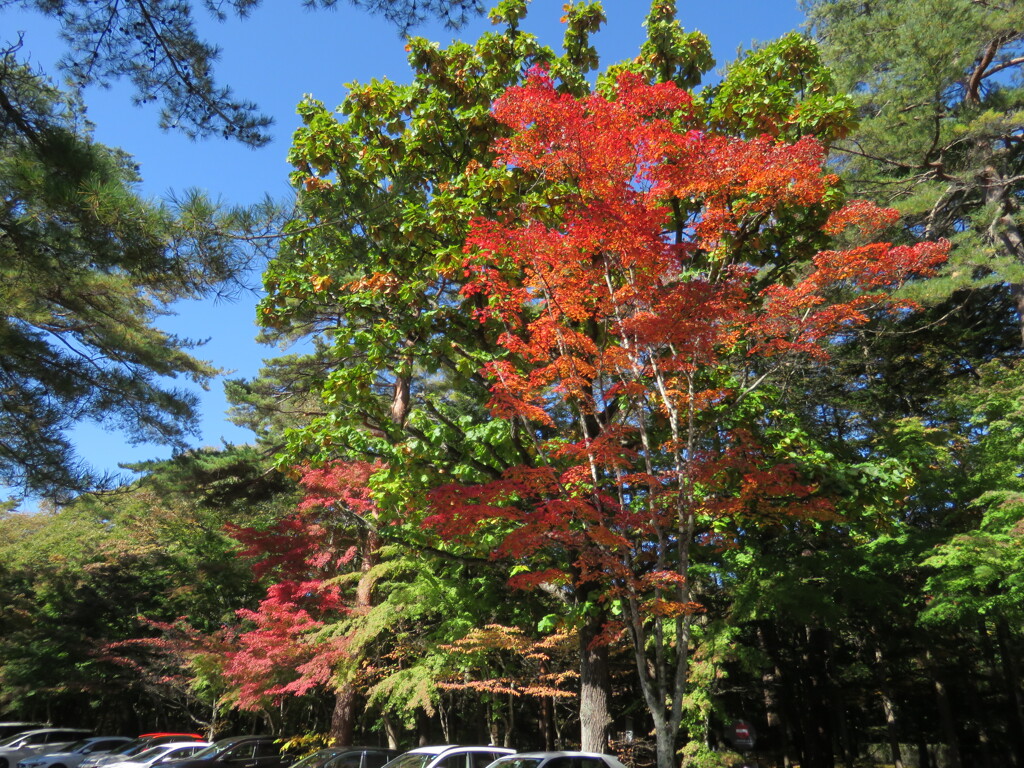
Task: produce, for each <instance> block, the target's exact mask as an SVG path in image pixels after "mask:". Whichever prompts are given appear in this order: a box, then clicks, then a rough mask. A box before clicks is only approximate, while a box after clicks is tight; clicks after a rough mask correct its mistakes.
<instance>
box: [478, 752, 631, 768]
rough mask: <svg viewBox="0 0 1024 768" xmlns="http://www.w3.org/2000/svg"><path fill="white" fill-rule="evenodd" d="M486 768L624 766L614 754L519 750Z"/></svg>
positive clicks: (602, 767)
mask: <svg viewBox="0 0 1024 768" xmlns="http://www.w3.org/2000/svg"><path fill="white" fill-rule="evenodd" d="M488 768H625V766H624V765H623V764H622V763H621V762H619V759H618V758H617V757H615V756H614V755H602V754H600V753H598V752H519V753H517V754H514V755H509V756H507V757H499V758H498V759H497V760H495V761H494V762H493V763H491V764H490V766H489V767H488Z"/></svg>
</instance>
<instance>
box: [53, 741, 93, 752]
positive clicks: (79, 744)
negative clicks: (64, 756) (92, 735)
mask: <svg viewBox="0 0 1024 768" xmlns="http://www.w3.org/2000/svg"><path fill="white" fill-rule="evenodd" d="M90 744H92V742H91V741H89V740H88V739H79V740H78V741H73V742H71V743H70V744H67V745H65V746H63V747H61V748H60V751H61V752H77V751H78V750H80V749H84V748H85V747H88V746H89V745H90Z"/></svg>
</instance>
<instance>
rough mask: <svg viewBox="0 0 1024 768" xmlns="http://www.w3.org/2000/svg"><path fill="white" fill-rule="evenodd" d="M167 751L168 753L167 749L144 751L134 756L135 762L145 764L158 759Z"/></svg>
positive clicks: (156, 748) (158, 748)
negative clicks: (155, 758) (152, 759)
mask: <svg viewBox="0 0 1024 768" xmlns="http://www.w3.org/2000/svg"><path fill="white" fill-rule="evenodd" d="M166 751H167V749H166V747H150V748H149V749H144V750H142V751H141V752H139V753H137V754H136V755H134V757H135V762H137V763H144V762H146V761H147V760H149V759H151V758H154V757H158V756H159V755H162V754H163V753H164V752H166Z"/></svg>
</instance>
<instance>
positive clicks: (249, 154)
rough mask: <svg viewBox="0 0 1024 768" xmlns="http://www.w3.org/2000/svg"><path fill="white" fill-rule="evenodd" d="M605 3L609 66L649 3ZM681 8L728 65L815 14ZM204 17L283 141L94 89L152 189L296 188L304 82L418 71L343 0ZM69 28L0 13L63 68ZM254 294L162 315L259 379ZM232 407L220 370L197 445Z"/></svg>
mask: <svg viewBox="0 0 1024 768" xmlns="http://www.w3.org/2000/svg"><path fill="white" fill-rule="evenodd" d="M562 4H563V0H533V2H532V3H531V5H530V12H529V16H528V18H527V20H526V22H525V24H524V25H523V26H524V28H525V29H526V30H527V31H530V32H533V33H534V34H537V35H538V36H539V37H540V38H541V40H542V41H544V42H546V43H548V44H550V45H553V46H557V45H558V43H559V41H560V40H561V34H562V30H561V25H560V24H559V21H558V20H559V18H560V16H561V14H562ZM197 5H198V4H197ZM604 5H605V10H606V13H607V16H608V22H607V24H606V25H605V28H604V29H603V30H602V31H601V33H600V34H599V35H598V36H597V37H596V38H595V41H596V46H597V49H598V51H599V53H600V55H601V61H602V63H603V64H604V65H608V64H611V63H613V62H616V61H619V60H622V59H626V58H632V57H633V56H635V55H636V53H637V51H638V48H639V46H640V43H641V41H642V40H643V34H644V30H643V28H642V22H643V18H644V16H645V15H646V12H647V9H648V7H649V3H648V2H647V1H646V0H605V4H604ZM679 17H680V20H681V22H682V24H683V26H684V27H685V28H686V29H688V30H700V31H702V32H704V33H705V34H706V35H708V37H709V38H710V40H711V43H712V46H713V50H714V54H715V58H716V60H717V62H718V66H719V67H722V66H723V65H724V64H726V63H727V62H729V61H731V60H732V59H734V58H735V56H736V52H737V50H738V48H740V47H749V46H750V45H751V44H752V43H753V42H755V41H767V40H772V39H774V38H776V37H778V36H780V35H782V34H784V33H786V32H788V31H790V30H792V29H794V28H796V27H798V26H799V25H800V24H801V23H802V21H803V17H802V14H801V13H800V11H799V9H798V7H797V0H710V1H709V0H704V2H700V3H697V2H692V0H680V2H679ZM197 21H198V23H199V26H200V29H201V31H202V33H203V34H204V35H205V36H206V38H207V39H208V40H209V41H211V42H214V43H216V44H217V45H218V46H219V47H220V48H221V58H220V61H219V63H218V65H217V68H216V70H215V72H216V77H217V78H218V79H219V80H220V81H221V82H222V83H227V84H230V85H231V86H232V88H233V89H234V91H235V93H236V95H238V96H240V97H243V98H246V99H251V100H253V101H256V102H257V103H258V104H259V105H260V107H261V108H262V110H263V111H264V112H266V113H268V114H270V115H272V116H273V117H274V120H275V125H274V126H273V128H272V132H273V135H274V140H273V141H272V142H271V143H270V144H269V145H267V146H265V147H263V148H261V149H258V150H253V149H248V148H246V147H243V146H240V145H237V144H235V143H232V142H230V141H225V140H221V139H208V140H204V141H200V142H192V141H189V140H188V139H187V138H186V137H184V136H183V135H180V134H175V133H165V132H162V131H160V130H159V129H158V128H157V110H156V107H155V106H151V107H133V106H132V105H131V101H130V89H129V88H127V87H126V86H123V85H115V86H114V87H113V88H110V89H109V90H102V89H98V88H94V89H90V90H89V91H87V92H86V94H85V101H86V104H87V105H88V109H89V117H90V119H91V120H92V121H93V123H95V126H96V129H95V136H96V138H97V140H99V141H101V142H103V143H105V144H109V145H111V146H118V147H121V148H122V149H124V150H126V151H128V152H130V153H131V154H132V155H134V156H135V159H136V160H137V162H138V163H139V164H140V165H141V168H142V176H143V182H142V187H141V191H142V193H143V194H145V195H147V196H149V197H166V196H168V195H170V194H173V193H175V192H177V193H180V192H182V191H184V190H186V189H189V188H192V187H196V188H199V189H203V190H206V191H207V192H208V193H209V194H210V196H211V197H214V198H220V199H223V200H224V201H226V202H233V203H252V202H256V201H258V200H260V199H262V198H263V197H264V196H265V195H267V194H270V195H271V196H274V197H279V198H280V197H287V196H290V194H291V190H290V188H289V185H288V171H289V167H288V164H287V163H286V162H285V157H286V155H287V152H288V146H289V143H290V137H291V133H292V131H293V130H294V128H295V127H296V126H297V124H298V118H297V117H296V115H295V105H296V104H297V103H298V102H299V100H300V99H301V98H302V96H303V94H306V93H309V94H312V95H313V96H314V97H316V98H317V99H320V100H321V101H323V102H324V103H326V104H328V105H336V104H340V103H341V101H342V100H343V98H344V94H345V92H346V88H345V84H346V83H351V82H354V81H358V82H366V81H369V80H370V79H372V78H377V79H383V78H390V79H393V80H396V81H399V82H407V81H408V80H409V79H410V74H409V68H408V65H407V64H406V60H405V57H406V53H405V50H404V42H403V41H402V40H401V39H400V38H399V36H398V34H397V32H396V31H395V29H394V28H393V27H390V26H388V25H387V24H386V23H385V22H384V21H383V20H381V19H379V18H375V17H372V16H369V15H368V14H366V13H365V12H362V11H359V10H358V9H355V8H351V7H349V6H348V5H347V4H346V3H345V2H344V0H341V2H339V7H338V8H337V9H336V10H331V11H306V10H304V9H303V8H302V7H301V2H300V0H271V1H270V2H264V4H263V5H262V6H261V7H259V8H256V9H255V10H254V11H253V12H252V14H251V15H250V17H249V18H248V19H245V20H238V19H229V20H228V21H226V22H217V21H214V20H212V19H210V18H208V17H207V16H205V12H204V11H203V10H202V9H201V8H200V9H198V10H197ZM488 28H490V25H489V23H488V22H487V20H486V19H477V20H475V21H473V22H472V23H470V24H469V25H468V26H467V27H465V28H464V29H462V30H459V31H457V32H452V31H450V30H445V29H443V28H441V27H440V26H439V25H425V26H422V27H419V28H417V29H416V30H414V34H418V35H421V36H423V37H427V38H429V39H431V40H436V41H439V42H442V43H447V42H449V41H451V40H452V39H453V38H459V39H464V40H476V39H477V37H479V35H480V34H481V33H482V32H483V31H486V30H487V29H488ZM58 31H59V30H58V28H57V26H56V25H55V24H54V23H53V22H52V20H50V19H47V18H45V17H42V16H40V15H38V14H36V13H30V12H19V11H16V10H13V9H11V7H10V6H5V8H4V10H3V11H2V12H0V41H10V40H12V39H13V38H14V36H15V35H16V34H17V33H19V32H23V33H24V48H23V53H24V54H25V55H27V56H28V58H29V59H30V60H31V61H32V62H33V63H34V64H36V65H37V66H38V67H40V68H42V69H43V70H44V71H46V72H47V73H48V74H51V75H53V74H54V67H53V63H54V62H55V61H56V59H57V58H59V56H60V54H61V52H62V47H61V41H60V40H59V38H58ZM256 301H257V296H256V295H255V294H250V295H244V296H242V297H241V298H240V299H239V300H237V301H235V302H232V303H228V302H223V301H222V302H212V301H204V302H192V303H187V304H182V305H180V306H178V307H177V315H175V316H173V317H168V318H164V320H163V321H162V322H161V325H162V327H164V328H165V329H167V330H170V331H172V332H174V333H177V334H179V335H181V336H186V337H189V338H197V339H208V341H207V343H206V344H205V346H204V347H203V348H202V349H201V350H200V353H199V356H200V357H203V358H204V359H207V360H210V361H211V362H213V363H214V364H215V365H217V366H219V367H221V368H223V369H226V370H227V371H228V374H227V375H228V376H229V377H240V376H241V377H251V376H254V375H255V374H256V373H257V371H258V370H259V367H260V364H261V361H262V360H263V359H264V358H265V357H272V356H274V355H275V354H277V350H275V349H273V348H269V349H268V348H267V347H262V346H260V345H258V344H256V342H255V340H254V337H255V335H256V330H257V329H256V326H255V322H254V318H255V311H254V307H255V304H256ZM226 408H227V403H226V401H225V399H224V396H223V390H222V383H221V380H220V379H218V380H216V381H214V382H213V383H212V385H211V388H210V390H209V391H208V392H206V393H203V394H202V421H201V424H200V427H201V431H202V434H201V436H200V437H199V438H197V439H196V440H195V441H194V444H195V445H196V446H207V445H212V446H217V445H220V444H221V443H222V442H224V441H227V442H231V443H236V444H237V443H244V442H247V441H248V440H249V439H250V438H251V433H249V432H248V431H246V430H243V429H239V428H237V427H235V426H234V425H232V424H230V423H229V422H228V421H227V420H226V419H225V417H224V411H225V409H226ZM76 442H77V443H78V446H79V449H80V451H81V453H82V456H83V458H85V459H86V460H87V461H89V463H90V464H92V465H93V466H94V467H96V468H97V469H101V470H107V471H118V465H119V464H121V463H124V462H133V461H140V460H143V459H150V458H160V457H165V456H167V455H169V450H168V449H166V448H163V447H161V446H153V445H141V446H131V445H128V444H127V443H125V442H124V440H123V439H122V438H121V437H120V436H119V435H118V434H116V433H106V432H103V431H102V430H99V429H97V428H94V427H90V426H88V425H86V426H84V427H82V428H80V429H79V430H77V432H76Z"/></svg>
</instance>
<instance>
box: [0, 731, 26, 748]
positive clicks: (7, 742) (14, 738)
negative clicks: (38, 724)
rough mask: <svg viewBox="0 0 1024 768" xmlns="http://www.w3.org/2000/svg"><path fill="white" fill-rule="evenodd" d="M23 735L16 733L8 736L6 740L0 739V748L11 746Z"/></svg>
mask: <svg viewBox="0 0 1024 768" xmlns="http://www.w3.org/2000/svg"><path fill="white" fill-rule="evenodd" d="M24 735H25V734H23V733H16V734H14V735H13V736H8V737H7V738H6V739H0V747H6V746H9V745H11V744H13V743H14V742H16V741H17V740H18V739H20V738H21V737H22V736H24Z"/></svg>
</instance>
